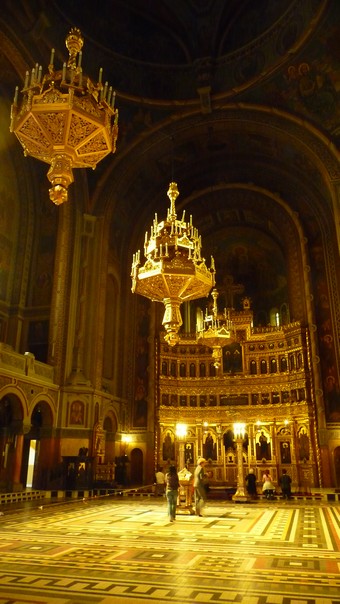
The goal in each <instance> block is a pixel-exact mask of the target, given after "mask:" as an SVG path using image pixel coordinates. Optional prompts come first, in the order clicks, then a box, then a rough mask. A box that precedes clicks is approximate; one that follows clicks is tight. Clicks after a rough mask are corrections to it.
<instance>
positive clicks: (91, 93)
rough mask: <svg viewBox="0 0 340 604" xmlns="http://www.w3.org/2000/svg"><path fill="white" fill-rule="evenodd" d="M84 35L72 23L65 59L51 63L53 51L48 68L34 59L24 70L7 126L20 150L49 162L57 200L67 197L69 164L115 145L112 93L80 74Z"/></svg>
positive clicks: (95, 157) (85, 163)
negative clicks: (45, 70) (58, 64)
mask: <svg viewBox="0 0 340 604" xmlns="http://www.w3.org/2000/svg"><path fill="white" fill-rule="evenodd" d="M83 43H84V40H83V37H82V35H81V32H80V31H79V29H77V28H72V29H71V31H70V33H69V34H68V36H67V38H66V47H67V49H68V51H69V59H68V61H67V63H64V64H63V67H62V69H61V70H59V71H58V70H56V69H55V68H54V49H52V51H51V58H50V64H49V66H48V73H47V74H46V75H44V76H43V75H42V67H41V65H40V66H39V65H38V64H36V66H35V67H34V68H33V69H32V72H31V73H29V72H28V71H27V72H26V78H25V82H24V86H23V89H22V91H21V92H22V94H23V99H22V103H21V106H20V107H19V106H18V93H19V89H18V87H16V89H15V95H14V101H13V104H12V107H11V124H10V130H11V132H14V134H15V135H16V136H17V138H18V139H19V141H20V143H21V145H22V146H23V148H24V154H25V155H30V156H32V157H35V158H37V159H40V160H41V161H44V162H46V163H47V164H50V169H49V171H48V173H47V176H48V179H49V181H50V182H51V184H52V188H51V189H50V190H49V194H50V199H51V200H52V201H53V203H55V204H57V205H60V204H61V203H63V202H65V201H67V196H68V191H67V189H68V186H69V185H70V184H71V183H72V182H73V180H74V179H73V173H72V170H73V168H92V169H95V167H96V165H97V164H98V163H99V162H100V161H101V160H102V159H103V158H104V157H105V156H106V155H108V153H111V152H112V153H114V152H115V150H116V140H117V136H118V111H117V109H115V93H114V92H113V90H112V87H109V86H108V82H106V83H105V84H103V83H102V72H103V70H102V69H100V70H99V78H98V82H97V83H93V82H92V81H91V80H90V78H89V77H87V76H86V75H85V74H83V70H82V66H81V62H82V50H81V49H82V47H83Z"/></svg>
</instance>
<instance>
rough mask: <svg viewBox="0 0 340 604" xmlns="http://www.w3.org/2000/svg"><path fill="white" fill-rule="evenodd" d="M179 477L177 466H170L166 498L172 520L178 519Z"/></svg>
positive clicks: (167, 476)
mask: <svg viewBox="0 0 340 604" xmlns="http://www.w3.org/2000/svg"><path fill="white" fill-rule="evenodd" d="M178 489H179V478H178V474H177V469H176V466H170V467H169V472H168V473H167V475H166V498H167V500H168V515H169V520H170V522H173V521H174V520H176V507H177V499H178Z"/></svg>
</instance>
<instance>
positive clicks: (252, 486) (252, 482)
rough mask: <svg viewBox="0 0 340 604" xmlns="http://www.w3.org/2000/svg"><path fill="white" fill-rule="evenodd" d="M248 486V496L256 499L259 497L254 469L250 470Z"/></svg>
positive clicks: (247, 478) (247, 477)
mask: <svg viewBox="0 0 340 604" xmlns="http://www.w3.org/2000/svg"><path fill="white" fill-rule="evenodd" d="M246 485H247V491H248V495H250V497H253V498H254V499H255V498H256V496H257V489H256V476H255V473H254V470H253V468H250V470H249V473H248V474H247V476H246Z"/></svg>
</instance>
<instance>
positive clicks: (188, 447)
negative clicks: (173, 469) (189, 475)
mask: <svg viewBox="0 0 340 604" xmlns="http://www.w3.org/2000/svg"><path fill="white" fill-rule="evenodd" d="M184 462H185V465H187V464H193V463H194V443H185V448H184Z"/></svg>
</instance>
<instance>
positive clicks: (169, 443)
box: [162, 431, 175, 461]
mask: <svg viewBox="0 0 340 604" xmlns="http://www.w3.org/2000/svg"><path fill="white" fill-rule="evenodd" d="M162 452H163V461H171V460H174V459H175V437H174V436H173V434H172V433H171V432H170V431H168V432H167V433H166V435H165V437H164V441H163V448H162Z"/></svg>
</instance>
